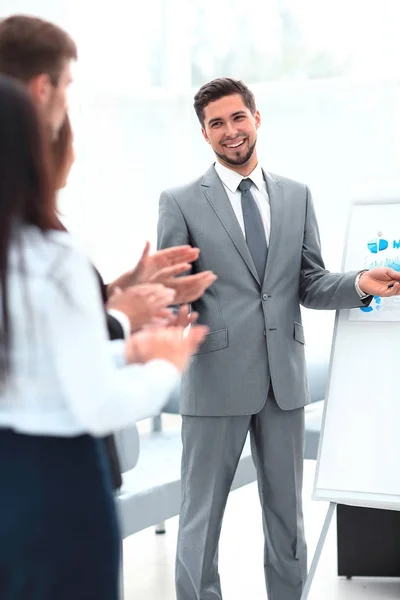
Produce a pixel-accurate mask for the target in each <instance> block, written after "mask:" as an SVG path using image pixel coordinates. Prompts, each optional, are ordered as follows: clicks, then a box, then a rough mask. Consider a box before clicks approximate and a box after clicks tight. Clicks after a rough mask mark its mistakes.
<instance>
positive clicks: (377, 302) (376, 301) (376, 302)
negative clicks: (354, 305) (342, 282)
mask: <svg viewBox="0 0 400 600" xmlns="http://www.w3.org/2000/svg"><path fill="white" fill-rule="evenodd" d="M381 307H382V299H381V298H379V296H374V298H373V300H372V302H371V304H370V305H369V306H361V308H360V310H361V311H362V312H364V313H370V312H374V310H380V309H381Z"/></svg>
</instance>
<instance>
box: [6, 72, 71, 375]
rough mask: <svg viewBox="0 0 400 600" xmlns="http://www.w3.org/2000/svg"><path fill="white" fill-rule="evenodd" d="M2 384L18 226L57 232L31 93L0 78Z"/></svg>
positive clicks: (45, 143) (44, 145)
mask: <svg viewBox="0 0 400 600" xmlns="http://www.w3.org/2000/svg"><path fill="white" fill-rule="evenodd" d="M0 107H1V110H0V297H1V306H0V308H1V314H0V322H1V327H0V350H1V351H0V380H1V379H2V376H4V375H5V373H6V372H7V365H8V362H7V352H6V350H7V348H8V342H9V322H8V310H7V270H8V257H9V251H10V245H11V241H12V235H13V231H14V229H15V226H16V225H17V224H32V225H36V226H37V227H39V228H40V229H42V230H45V229H53V228H54V229H58V228H60V226H59V223H58V219H57V216H56V213H55V194H54V189H53V187H54V185H53V183H52V178H51V176H50V162H49V152H50V143H49V140H48V139H47V135H46V132H45V129H44V126H43V123H42V121H41V119H40V117H39V115H38V113H37V110H36V108H35V106H34V104H33V101H32V100H31V98H30V96H29V94H28V93H27V91H26V90H25V89H24V87H23V86H22V85H20V84H19V83H18V82H16V81H15V80H13V79H12V78H9V77H4V76H1V75H0Z"/></svg>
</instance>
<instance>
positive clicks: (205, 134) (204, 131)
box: [201, 127, 211, 144]
mask: <svg viewBox="0 0 400 600" xmlns="http://www.w3.org/2000/svg"><path fill="white" fill-rule="evenodd" d="M201 133H202V134H203V138H204V139H205V140H206V142H208V143H209V144H210V143H211V142H210V140H209V137H208V135H207V133H206V130H205V129H204V127H202V128H201Z"/></svg>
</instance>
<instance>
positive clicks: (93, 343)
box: [0, 227, 179, 436]
mask: <svg viewBox="0 0 400 600" xmlns="http://www.w3.org/2000/svg"><path fill="white" fill-rule="evenodd" d="M21 235H22V247H23V251H22V253H21V252H18V251H17V246H16V245H13V247H12V250H11V253H10V270H9V278H8V279H9V307H10V321H11V328H12V330H11V373H12V374H11V377H10V378H9V380H7V382H6V384H5V385H3V386H1V384H0V386H1V387H0V427H10V428H12V429H14V430H15V431H18V432H21V433H28V434H36V435H55V436H75V435H79V434H81V433H85V432H87V433H91V434H93V435H106V434H108V433H111V432H113V431H115V430H118V429H120V428H123V427H125V426H127V425H130V424H131V423H133V422H135V421H137V420H140V419H143V418H145V417H148V416H151V415H154V414H157V413H158V412H160V411H161V409H162V407H163V405H164V404H165V403H166V402H167V401H168V397H169V395H170V394H171V392H172V390H173V389H174V388H175V386H176V385H177V384H178V382H179V373H178V370H177V369H176V368H175V366H174V365H172V363H170V362H168V361H164V360H154V361H151V362H149V363H147V364H146V365H125V363H124V359H123V343H121V342H110V341H109V340H108V335H107V330H106V322H105V315H104V308H103V306H102V303H101V298H100V293H99V288H98V282H97V280H96V277H95V275H94V272H93V268H92V267H91V265H90V263H89V261H88V259H87V258H86V257H85V255H84V253H83V252H82V251H81V249H80V248H79V247H78V245H77V244H76V242H74V240H73V238H72V237H71V236H70V235H69V234H68V233H66V232H61V231H51V232H46V233H43V232H41V231H40V230H38V229H37V228H36V227H24V228H22V230H21Z"/></svg>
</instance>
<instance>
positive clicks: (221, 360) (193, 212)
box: [158, 166, 363, 416]
mask: <svg viewBox="0 0 400 600" xmlns="http://www.w3.org/2000/svg"><path fill="white" fill-rule="evenodd" d="M264 177H265V179H266V182H267V188H268V194H269V198H270V204H271V236H270V241H269V252H268V260H267V267H266V271H265V277H264V280H263V281H260V280H259V277H258V275H257V271H256V269H255V267H254V264H253V261H252V258H251V255H250V253H249V250H248V248H247V244H246V241H245V238H244V235H243V233H242V230H241V228H240V225H239V223H238V221H237V219H236V216H235V213H234V211H233V209H232V206H231V203H230V201H229V198H228V197H227V195H226V192H225V189H224V186H223V184H222V182H221V180H220V178H219V177H218V175H217V173H216V171H215V168H214V166H212V167H211V168H210V169H209V170H208V171H207V172H206V173H205V175H204V176H202V177H201V178H200V179H197V180H196V181H194V182H192V183H189V184H187V185H184V186H181V187H178V188H174V189H170V190H167V191H164V192H163V193H162V194H161V198H160V213H159V223H158V247H159V248H167V247H169V246H175V245H179V244H191V245H193V246H197V247H199V248H200V251H201V253H200V258H199V260H198V261H197V263H196V264H195V265H194V272H197V271H204V270H207V269H211V270H212V271H214V272H215V273H216V274H217V275H218V280H217V281H216V282H215V283H214V284H213V285H212V286H211V287H210V288H209V289H208V290H207V291H206V292H205V294H204V295H203V297H202V298H200V300H198V301H197V302H195V303H194V304H193V309H194V310H196V311H198V312H199V314H200V319H199V322H200V323H205V324H207V325H208V326H209V327H210V333H209V334H208V336H207V339H206V341H205V342H204V343H203V345H202V346H201V348H200V350H199V352H198V353H197V354H196V355H195V356H193V358H192V360H191V363H190V366H189V368H188V369H187V371H186V373H185V374H184V376H183V379H182V387H181V412H182V414H185V415H195V416H228V415H244V414H254V413H257V412H258V411H260V410H261V409H262V407H263V406H264V403H265V401H266V398H267V393H268V388H269V383H270V380H271V382H272V386H273V390H274V393H275V397H276V401H277V403H278V405H279V406H280V407H281V408H282V409H285V410H290V409H295V408H299V407H302V406H304V405H305V404H307V403H308V402H309V393H308V385H307V375H306V363H305V355H304V343H305V342H304V332H303V326H302V322H301V313H300V303H301V304H303V305H304V306H306V307H310V308H316V309H342V308H351V307H357V306H362V305H363V302H362V301H361V300H360V297H359V295H358V294H357V291H356V289H355V278H356V275H357V273H356V272H353V273H346V274H339V273H330V272H328V271H327V270H326V269H325V266H324V262H323V259H322V256H321V249H320V240H319V232H318V225H317V220H316V216H315V212H314V207H313V203H312V199H311V194H310V191H309V189H308V188H307V187H306V186H305V185H303V184H301V183H298V182H296V181H292V180H289V179H286V178H284V177H278V176H276V175H272V174H269V173H265V172H264Z"/></svg>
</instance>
